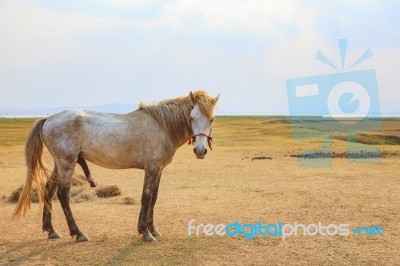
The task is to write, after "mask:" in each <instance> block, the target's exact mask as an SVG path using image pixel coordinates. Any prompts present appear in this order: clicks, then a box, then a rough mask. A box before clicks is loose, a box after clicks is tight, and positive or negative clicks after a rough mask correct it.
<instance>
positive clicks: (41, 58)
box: [0, 1, 128, 71]
mask: <svg viewBox="0 0 400 266" xmlns="http://www.w3.org/2000/svg"><path fill="white" fill-rule="evenodd" d="M0 24H1V25H6V26H2V27H0V57H1V58H2V62H1V64H0V70H2V71H5V70H16V69H24V68H27V67H34V66H37V65H41V64H48V65H49V64H54V63H57V62H60V61H65V60H72V59H73V58H76V57H77V56H78V55H79V52H80V47H79V44H78V43H77V41H76V39H75V37H76V35H77V34H79V33H85V32H90V31H96V30H104V29H110V28H112V27H120V26H126V25H127V24H128V22H127V21H126V20H124V19H117V18H99V17H95V16H89V15H80V14H70V13H63V12H57V11H52V10H47V9H45V8H43V7H40V6H38V5H35V2H19V1H2V3H1V8H0Z"/></svg>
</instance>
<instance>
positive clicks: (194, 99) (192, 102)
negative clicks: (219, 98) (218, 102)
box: [189, 92, 196, 106]
mask: <svg viewBox="0 0 400 266" xmlns="http://www.w3.org/2000/svg"><path fill="white" fill-rule="evenodd" d="M189 99H190V103H191V104H192V105H193V106H195V105H196V96H194V94H193V92H190V93H189Z"/></svg>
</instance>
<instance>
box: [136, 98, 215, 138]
mask: <svg viewBox="0 0 400 266" xmlns="http://www.w3.org/2000/svg"><path fill="white" fill-rule="evenodd" d="M193 95H194V97H195V103H192V101H191V100H190V97H189V96H183V97H178V98H174V99H167V100H163V101H161V102H159V103H158V104H151V105H147V104H144V103H143V102H142V103H140V105H139V110H143V111H145V112H147V113H148V114H150V115H151V116H152V117H153V118H154V119H155V120H156V121H157V122H158V123H159V124H160V126H161V127H163V128H165V129H166V131H167V132H168V133H169V135H170V137H171V139H172V140H173V141H174V142H176V143H179V142H181V141H182V140H183V139H185V138H186V137H187V135H188V134H189V135H192V133H193V132H192V127H191V122H190V112H191V111H192V109H193V107H194V105H195V104H196V103H197V104H198V106H199V108H200V111H201V112H202V113H203V114H204V115H206V116H207V117H208V118H210V119H211V118H212V116H213V113H214V107H215V104H216V102H217V100H216V99H215V98H213V97H212V96H210V95H209V94H208V93H207V92H205V91H195V92H193Z"/></svg>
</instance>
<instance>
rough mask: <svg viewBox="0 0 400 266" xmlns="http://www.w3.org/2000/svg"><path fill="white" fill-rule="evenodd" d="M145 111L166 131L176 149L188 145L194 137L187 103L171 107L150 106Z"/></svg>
mask: <svg viewBox="0 0 400 266" xmlns="http://www.w3.org/2000/svg"><path fill="white" fill-rule="evenodd" d="M147 108H148V109H145V110H146V111H147V113H148V114H150V115H151V116H152V117H153V118H154V119H155V120H156V121H157V122H158V123H159V125H160V126H161V128H163V129H164V130H165V131H166V134H168V135H169V137H170V139H171V141H172V143H173V144H174V145H175V146H176V148H178V147H180V146H182V145H183V144H184V143H186V142H187V141H188V140H189V138H190V137H191V135H192V126H191V123H190V112H191V109H190V108H189V106H188V105H187V104H186V103H182V104H181V105H176V106H175V108H171V107H170V106H150V107H147Z"/></svg>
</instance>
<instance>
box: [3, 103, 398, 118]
mask: <svg viewBox="0 0 400 266" xmlns="http://www.w3.org/2000/svg"><path fill="white" fill-rule="evenodd" d="M137 108H138V104H106V105H98V106H79V107H68V106H67V107H54V108H36V109H31V110H26V109H22V108H13V107H5V108H1V107H0V117H1V116H11V117H15V116H16V117H30V116H49V115H51V114H55V113H58V112H61V111H64V110H71V109H80V110H92V111H97V112H106V113H117V114H126V113H129V112H132V111H134V110H136V109H137ZM216 114H217V115H288V114H282V113H280V114H275V113H271V114H262V113H259V114H257V113H255V114H247V113H237V112H232V111H228V110H224V109H221V108H217V110H216ZM399 116H400V111H396V112H388V113H383V114H382V117H399Z"/></svg>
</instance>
